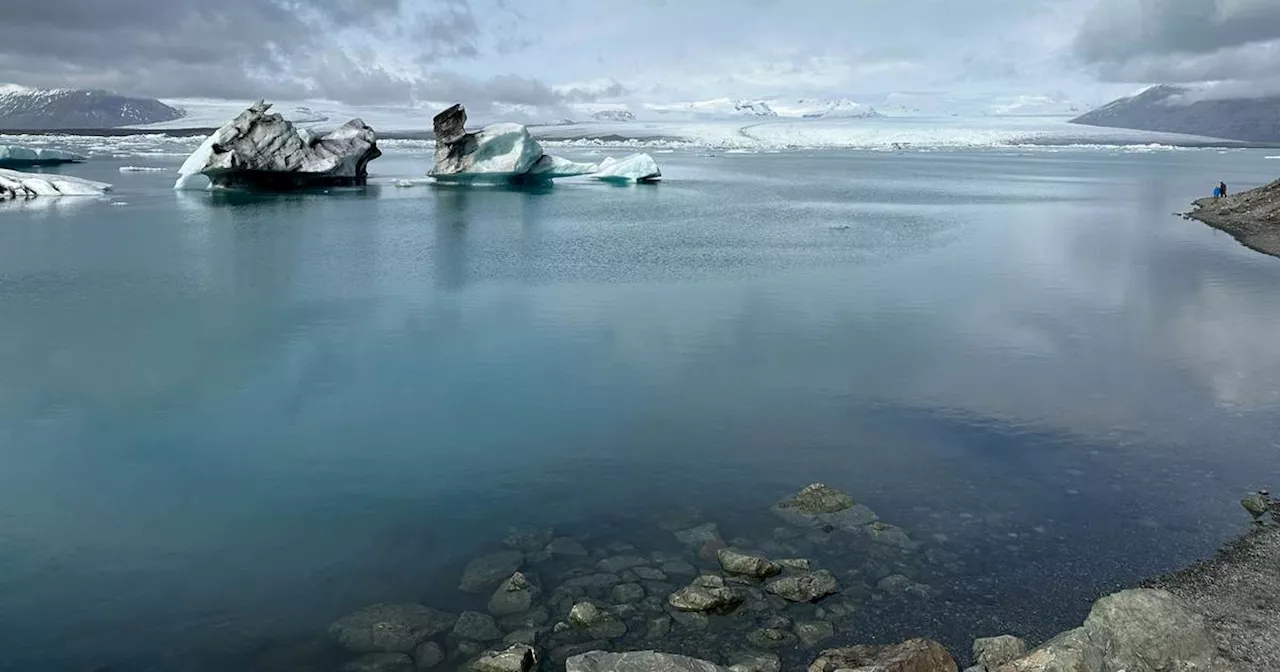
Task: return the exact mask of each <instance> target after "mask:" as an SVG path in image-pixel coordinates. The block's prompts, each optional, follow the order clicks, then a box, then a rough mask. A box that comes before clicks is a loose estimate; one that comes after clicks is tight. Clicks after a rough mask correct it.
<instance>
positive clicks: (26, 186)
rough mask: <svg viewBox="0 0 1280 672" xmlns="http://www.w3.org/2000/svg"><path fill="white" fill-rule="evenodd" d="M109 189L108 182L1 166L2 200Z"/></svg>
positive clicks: (97, 193)
mask: <svg viewBox="0 0 1280 672" xmlns="http://www.w3.org/2000/svg"><path fill="white" fill-rule="evenodd" d="M108 191H111V185H109V184H107V183H106V182H94V181H92V180H85V179H81V178H79V177H71V176H69V175H58V174H56V173H24V172H21V171H17V170H7V169H4V168H0V201H9V200H19V201H25V200H27V199H29V198H36V197H38V196H41V197H43V196H101V195H102V194H104V193H106V192H108Z"/></svg>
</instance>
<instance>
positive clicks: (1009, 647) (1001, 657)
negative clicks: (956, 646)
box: [973, 635, 1027, 669]
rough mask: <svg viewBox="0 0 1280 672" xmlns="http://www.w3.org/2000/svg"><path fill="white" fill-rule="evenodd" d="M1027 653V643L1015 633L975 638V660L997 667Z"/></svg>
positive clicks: (981, 663) (993, 667)
mask: <svg viewBox="0 0 1280 672" xmlns="http://www.w3.org/2000/svg"><path fill="white" fill-rule="evenodd" d="M1025 655H1027V643H1026V642H1025V641H1023V640H1021V639H1018V638H1017V637H1014V636H1013V635H1000V636H999V637H982V638H979V639H975V640H973V661H974V662H975V663H977V664H979V665H985V666H986V667H988V668H990V669H995V668H997V667H999V666H1001V665H1004V664H1005V663H1008V662H1011V661H1013V660H1016V659H1018V658H1021V657H1023V656H1025Z"/></svg>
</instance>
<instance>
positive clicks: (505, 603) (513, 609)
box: [489, 572, 538, 618]
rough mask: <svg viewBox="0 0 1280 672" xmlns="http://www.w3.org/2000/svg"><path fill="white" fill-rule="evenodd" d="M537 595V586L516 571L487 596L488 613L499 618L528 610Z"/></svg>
mask: <svg viewBox="0 0 1280 672" xmlns="http://www.w3.org/2000/svg"><path fill="white" fill-rule="evenodd" d="M537 596H538V587H537V586H535V585H533V584H532V583H529V579H528V578H527V577H525V575H524V574H521V573H520V572H516V573H515V574H512V575H511V576H510V578H508V579H507V580H506V581H503V582H502V583H501V584H500V585H499V586H498V588H497V589H496V590H494V591H493V595H492V596H491V597H490V598H489V613H491V614H493V615H494V616H497V617H499V618H501V617H503V616H512V615H514V614H522V613H524V612H526V611H529V609H530V608H532V607H533V600H534V598H536V597H537Z"/></svg>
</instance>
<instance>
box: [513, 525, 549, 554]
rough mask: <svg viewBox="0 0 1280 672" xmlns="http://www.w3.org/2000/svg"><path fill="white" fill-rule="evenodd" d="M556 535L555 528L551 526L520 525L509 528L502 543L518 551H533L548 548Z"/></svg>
mask: <svg viewBox="0 0 1280 672" xmlns="http://www.w3.org/2000/svg"><path fill="white" fill-rule="evenodd" d="M554 537H555V530H553V529H551V528H549V527H532V526H519V527H513V528H511V529H510V530H507V536H506V538H504V539H503V540H502V543H503V544H505V545H506V546H507V547H509V548H514V549H515V550H517V551H524V552H525V553H533V552H535V551H540V550H542V549H543V548H546V547H547V545H548V544H550V543H551V542H552V540H553V538H554Z"/></svg>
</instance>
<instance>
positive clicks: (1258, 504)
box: [1240, 492, 1271, 520]
mask: <svg viewBox="0 0 1280 672" xmlns="http://www.w3.org/2000/svg"><path fill="white" fill-rule="evenodd" d="M1240 506H1243V507H1244V510H1245V511H1248V512H1249V515H1251V516H1253V519H1254V520H1259V519H1261V518H1262V517H1263V516H1265V515H1267V512H1268V511H1270V510H1271V501H1270V500H1269V499H1268V498H1267V497H1266V496H1265V495H1263V494H1262V493H1260V492H1255V493H1253V494H1252V495H1249V496H1248V497H1245V498H1244V499H1242V500H1240Z"/></svg>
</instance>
